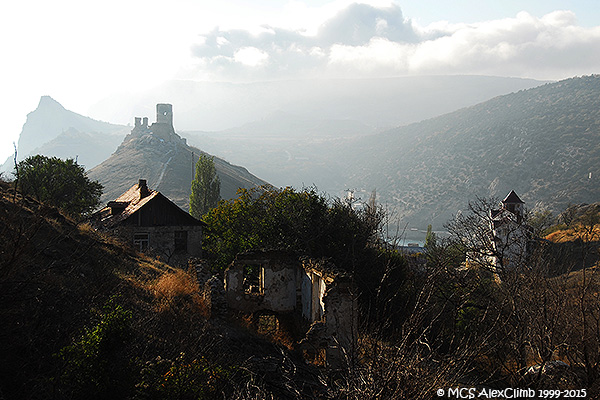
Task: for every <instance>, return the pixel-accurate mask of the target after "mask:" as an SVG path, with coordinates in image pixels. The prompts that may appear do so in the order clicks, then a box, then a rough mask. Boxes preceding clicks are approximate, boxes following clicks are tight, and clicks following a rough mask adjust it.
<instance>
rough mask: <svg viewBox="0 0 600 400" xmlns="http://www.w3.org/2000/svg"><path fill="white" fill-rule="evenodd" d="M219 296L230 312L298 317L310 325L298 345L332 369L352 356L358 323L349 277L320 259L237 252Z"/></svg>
mask: <svg viewBox="0 0 600 400" xmlns="http://www.w3.org/2000/svg"><path fill="white" fill-rule="evenodd" d="M248 271H253V274H255V276H254V277H252V276H250V273H249V272H248ZM251 279H253V282H252V284H248V282H247V281H248V280H251ZM225 298H226V300H227V303H228V305H229V307H230V308H232V309H235V310H239V311H243V312H248V313H257V312H270V313H276V314H277V313H280V314H283V313H287V314H288V315H295V316H296V317H297V318H299V319H303V320H304V321H305V323H308V324H310V328H309V329H308V331H307V332H306V337H305V338H304V339H302V340H301V341H300V343H299V344H298V347H299V349H300V350H305V351H307V352H309V353H312V354H320V353H324V354H325V359H326V363H327V365H328V366H330V367H332V368H339V367H341V366H342V365H343V364H344V363H346V362H348V361H349V360H351V359H352V356H353V354H352V350H353V349H354V348H355V343H356V326H357V322H358V311H357V310H358V306H357V302H356V295H355V293H354V291H353V285H352V283H351V280H350V278H349V276H347V275H346V274H345V273H343V272H341V271H340V270H338V269H337V268H336V267H335V266H334V265H332V264H331V263H329V262H327V261H325V260H312V259H303V260H302V261H301V262H300V261H299V260H298V259H297V258H296V257H295V256H293V255H290V254H288V253H284V252H261V251H257V252H248V253H243V254H240V255H238V256H237V257H236V259H235V261H234V262H233V263H232V264H231V265H230V266H229V268H228V269H227V270H226V271H225Z"/></svg>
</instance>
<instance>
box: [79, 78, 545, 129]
mask: <svg viewBox="0 0 600 400" xmlns="http://www.w3.org/2000/svg"><path fill="white" fill-rule="evenodd" d="M543 83H545V82H542V81H537V80H533V79H521V78H506V77H491V76H414V77H396V78H369V79H303V80H286V81H269V82H252V83H226V82H195V81H183V80H179V81H169V82H166V83H164V84H161V85H159V86H157V87H152V88H151V89H149V90H148V91H147V92H146V93H141V94H119V95H118V96H114V97H109V98H107V99H104V100H102V101H100V102H99V103H97V104H96V105H94V106H93V107H92V108H91V109H90V111H91V113H92V115H98V116H101V118H102V119H104V120H107V121H127V120H129V117H130V115H131V111H133V112H134V114H137V115H148V113H149V112H151V108H150V107H149V106H148V105H152V104H154V103H155V102H156V101H155V100H156V99H169V103H171V104H173V106H174V107H175V108H176V109H177V127H178V129H179V130H180V131H189V130H202V131H222V130H225V129H230V128H232V127H239V126H242V125H245V124H247V123H250V122H253V121H260V120H263V119H265V118H271V116H272V114H273V113H274V112H278V111H281V112H283V113H287V114H292V115H296V116H299V117H302V118H310V119H313V120H352V121H358V122H360V123H361V124H365V125H369V126H372V127H375V128H393V127H396V126H401V125H406V124H410V123H413V122H419V121H422V120H424V119H427V118H432V117H436V116H438V115H442V114H445V113H448V112H452V111H455V110H457V109H459V108H463V107H468V106H472V105H474V104H477V103H480V102H482V101H486V100H489V99H491V98H492V97H495V96H499V95H502V94H508V93H511V92H515V91H518V90H521V89H529V88H532V87H535V86H539V85H541V84H543Z"/></svg>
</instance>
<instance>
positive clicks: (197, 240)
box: [91, 179, 206, 264]
mask: <svg viewBox="0 0 600 400" xmlns="http://www.w3.org/2000/svg"><path fill="white" fill-rule="evenodd" d="M91 222H92V225H93V226H94V227H96V228H97V229H100V230H104V231H110V232H112V233H113V234H115V235H117V236H119V237H121V238H123V239H124V240H126V241H128V242H130V243H132V244H133V245H134V246H135V247H136V248H137V249H138V250H139V251H142V252H147V253H149V254H153V255H158V256H160V257H161V258H163V259H164V260H165V261H166V262H168V263H171V264H185V263H186V262H187V260H188V259H189V258H190V257H201V256H202V231H203V228H204V226H206V224H205V223H204V222H202V221H199V220H197V219H196V218H194V217H192V216H191V215H190V214H189V213H187V212H185V211H184V210H182V209H181V208H179V206H177V205H176V204H175V203H173V202H172V201H171V200H169V199H168V198H167V197H165V196H164V195H162V194H161V193H160V192H158V191H156V190H151V189H150V188H148V185H147V183H146V180H145V179H140V180H139V182H138V183H137V184H135V185H133V186H132V187H131V188H130V189H129V190H127V191H126V192H125V193H123V194H122V195H121V196H119V197H118V198H117V199H115V200H114V201H109V202H108V204H107V206H106V207H105V208H103V209H102V210H100V211H98V212H96V213H94V215H93V216H92V221H91Z"/></svg>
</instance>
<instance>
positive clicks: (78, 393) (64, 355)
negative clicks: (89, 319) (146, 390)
mask: <svg viewBox="0 0 600 400" xmlns="http://www.w3.org/2000/svg"><path fill="white" fill-rule="evenodd" d="M131 319H132V313H131V311H128V310H125V309H124V308H123V307H122V306H120V305H118V304H116V301H115V299H114V298H113V299H111V300H110V301H109V302H107V303H106V305H105V306H104V307H103V310H102V313H101V315H100V320H99V321H98V323H97V324H96V325H94V326H93V327H91V328H86V329H85V331H84V333H83V335H82V336H81V338H80V339H79V340H78V341H76V342H75V343H73V344H72V345H69V346H66V347H64V348H63V349H61V350H60V352H59V354H58V357H59V358H60V360H61V361H62V362H63V369H62V373H61V375H60V377H59V385H58V387H59V392H60V393H61V395H63V396H64V397H67V398H75V399H107V398H115V399H116V398H123V397H126V395H127V393H129V392H131V390H132V389H133V387H134V382H135V374H134V371H135V370H136V368H135V366H134V363H133V361H131V360H130V359H129V358H128V357H127V351H126V347H127V345H128V343H129V341H130V339H131Z"/></svg>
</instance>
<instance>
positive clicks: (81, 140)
mask: <svg viewBox="0 0 600 400" xmlns="http://www.w3.org/2000/svg"><path fill="white" fill-rule="evenodd" d="M129 129H130V128H127V127H126V126H123V125H114V124H109V123H107V122H102V121H96V120H94V119H92V118H89V117H84V116H83V115H79V114H77V113H74V112H73V111H69V110H67V109H65V108H64V107H63V106H62V105H61V104H60V103H58V102H57V101H56V100H54V99H52V98H51V97H50V96H42V97H41V99H40V102H39V104H38V106H37V108H36V109H35V110H34V111H32V112H30V113H29V114H27V121H26V122H25V124H24V125H23V130H22V131H21V134H20V136H19V143H18V145H17V149H18V159H19V160H23V159H25V158H26V157H28V156H30V155H33V154H44V155H47V156H56V157H60V158H63V159H64V158H77V160H78V162H79V163H80V164H82V165H85V166H86V167H88V168H91V167H93V166H95V165H97V164H99V163H100V162H102V161H103V160H105V159H106V158H107V157H108V156H110V154H111V153H112V152H113V151H115V149H116V147H117V146H118V145H119V143H120V142H121V140H123V137H124V136H125V135H126V134H127V132H128V130H129ZM12 169H13V157H9V159H8V160H7V161H6V162H5V164H4V165H3V166H2V167H1V169H0V170H2V171H12Z"/></svg>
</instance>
